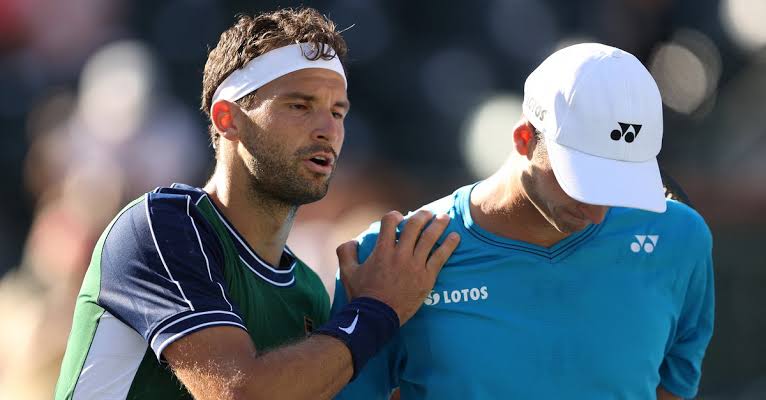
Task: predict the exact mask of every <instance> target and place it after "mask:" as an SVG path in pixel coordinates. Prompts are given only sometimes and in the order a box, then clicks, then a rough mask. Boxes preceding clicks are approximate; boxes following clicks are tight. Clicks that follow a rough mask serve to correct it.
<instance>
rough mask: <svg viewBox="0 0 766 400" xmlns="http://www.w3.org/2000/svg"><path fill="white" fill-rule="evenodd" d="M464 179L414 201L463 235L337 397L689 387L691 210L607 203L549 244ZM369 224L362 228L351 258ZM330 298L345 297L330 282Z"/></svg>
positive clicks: (642, 393) (708, 291)
mask: <svg viewBox="0 0 766 400" xmlns="http://www.w3.org/2000/svg"><path fill="white" fill-rule="evenodd" d="M472 188H473V186H466V187H463V188H460V189H458V190H457V191H456V192H455V193H453V194H452V195H450V196H448V197H445V198H443V199H441V200H438V201H436V202H434V203H432V204H429V205H427V206H425V207H424V208H426V209H429V210H431V211H433V212H436V213H446V214H448V215H449V216H450V217H451V223H450V225H449V227H448V228H447V231H448V232H451V231H455V232H458V233H459V234H460V236H461V242H460V245H459V246H458V248H457V250H456V251H455V252H454V253H453V255H452V257H450V259H449V261H448V262H447V264H446V265H445V266H444V268H443V270H442V271H441V274H440V275H439V278H438V279H437V281H436V285H435V287H434V290H433V291H432V292H431V294H430V295H429V296H428V298H427V299H426V301H425V304H424V305H423V307H422V308H421V309H420V310H419V311H418V312H417V314H415V316H414V317H413V318H412V319H411V320H410V321H409V322H408V323H407V324H406V325H404V326H403V327H402V329H401V330H400V332H399V333H398V334H397V336H396V337H394V339H393V340H392V341H391V342H389V344H388V345H387V346H386V347H385V348H384V349H383V351H382V352H381V353H379V354H378V355H377V356H376V357H375V358H373V359H372V360H371V361H370V362H369V363H368V364H367V366H366V367H365V369H364V370H363V371H362V373H361V375H360V376H359V377H358V378H357V379H356V380H355V381H354V382H352V383H351V384H349V385H348V386H347V387H346V388H345V389H344V390H343V391H342V392H341V393H340V394H339V396H338V398H339V399H386V398H387V397H388V394H389V393H390V392H391V390H392V389H393V388H395V387H400V388H401V391H402V398H404V399H408V400H410V399H497V398H508V399H533V398H534V399H564V398H566V399H649V398H654V396H655V390H656V388H657V386H658V385H662V387H664V388H665V389H666V390H668V391H670V392H671V393H674V394H676V395H678V396H681V397H687V398H688V397H693V396H695V394H696V393H697V387H698V384H699V380H700V373H701V363H702V358H703V356H704V353H705V349H706V347H707V345H708V342H709V340H710V337H711V335H712V330H713V268H712V267H713V266H712V259H711V248H712V238H711V234H710V231H709V229H708V227H707V226H706V224H705V222H704V220H703V219H702V218H701V217H700V216H699V214H697V213H696V212H695V211H694V210H692V209H691V208H689V207H687V206H686V205H683V204H681V203H678V202H675V201H671V200H668V204H667V206H668V207H667V211H666V212H665V213H663V214H656V213H651V212H646V211H640V210H634V209H626V208H611V209H610V210H609V212H608V213H607V215H606V218H605V219H604V221H603V223H601V224H599V225H590V226H588V227H587V228H585V229H584V230H582V231H580V232H577V233H575V234H572V235H570V236H569V237H567V238H566V239H564V240H562V241H561V242H559V243H557V244H556V245H554V246H552V247H550V248H544V247H540V246H536V245H533V244H529V243H525V242H520V241H516V240H511V239H507V238H503V237H500V236H497V235H494V234H492V233H490V232H488V231H486V230H484V229H482V228H481V227H480V226H478V225H477V224H476V223H475V222H474V221H473V219H472V218H471V214H470V211H469V197H470V192H471V189H472ZM378 229H379V224H377V223H376V224H373V225H372V226H371V228H370V229H369V230H368V231H367V232H365V233H363V234H362V235H361V236H360V239H359V240H360V245H359V257H360V260H362V261H363V260H365V259H366V258H367V257H368V256H369V254H370V252H371V251H372V248H373V246H374V244H375V241H376V238H377V234H378ZM338 285H339V286H338V289H337V290H336V291H335V293H336V298H335V303H334V306H333V307H334V309H337V308H339V307H341V306H342V305H343V304H345V303H346V302H347V301H346V298H345V290H343V288H342V287H341V286H340V285H341V284H340V283H338Z"/></svg>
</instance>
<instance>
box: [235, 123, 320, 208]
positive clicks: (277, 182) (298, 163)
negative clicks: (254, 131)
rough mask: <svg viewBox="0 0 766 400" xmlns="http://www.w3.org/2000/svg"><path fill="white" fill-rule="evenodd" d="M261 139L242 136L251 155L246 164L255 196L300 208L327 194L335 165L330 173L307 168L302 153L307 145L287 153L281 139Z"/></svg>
mask: <svg viewBox="0 0 766 400" xmlns="http://www.w3.org/2000/svg"><path fill="white" fill-rule="evenodd" d="M258 139H259V138H257V137H256V138H253V140H243V144H244V146H245V148H246V149H247V150H248V152H249V153H250V154H251V155H252V158H250V159H249V160H247V161H246V164H247V169H248V171H249V173H250V188H249V189H250V193H251V196H252V197H253V198H254V199H258V200H273V201H274V202H276V203H280V204H282V205H285V206H288V207H291V208H297V207H299V206H302V205H304V204H309V203H313V202H315V201H318V200H321V199H322V198H324V196H325V195H326V194H327V191H328V189H329V186H330V180H331V179H332V176H333V175H334V174H335V169H334V168H333V172H332V173H331V174H330V176H329V177H322V176H320V175H315V174H314V173H312V172H309V171H305V172H304V171H302V170H303V169H304V168H303V166H302V162H303V161H302V160H303V158H302V157H301V154H302V153H305V152H306V149H301V150H299V151H298V152H296V153H295V154H287V151H286V150H285V149H284V148H282V147H281V146H279V145H278V143H276V142H272V143H269V142H268V141H266V140H258Z"/></svg>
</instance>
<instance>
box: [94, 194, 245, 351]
mask: <svg viewBox="0 0 766 400" xmlns="http://www.w3.org/2000/svg"><path fill="white" fill-rule="evenodd" d="M99 254H100V258H101V259H100V265H101V289H100V292H99V297H98V302H99V304H100V305H101V306H102V307H104V309H106V310H107V311H109V312H110V313H111V314H113V315H114V316H115V317H117V318H118V319H120V320H121V321H122V322H124V323H126V324H127V325H129V326H130V327H132V328H133V329H135V330H136V331H137V332H138V333H139V334H141V336H143V337H144V339H145V340H146V341H147V342H148V343H149V345H150V346H151V348H152V350H153V351H154V353H155V354H156V355H157V357H158V358H160V356H161V354H162V351H163V350H164V349H165V347H167V346H168V345H169V344H170V343H172V342H173V341H175V340H177V339H179V338H181V337H183V336H185V335H188V334H190V333H192V332H196V331H198V330H200V329H203V328H206V327H211V326H221V325H228V326H237V327H240V328H242V329H245V327H244V325H243V322H242V318H241V317H240V316H239V312H238V310H237V309H236V308H235V307H234V306H233V305H232V303H231V301H230V299H229V295H228V291H227V288H226V286H225V280H224V277H223V265H224V264H223V249H222V247H221V244H220V242H219V240H218V238H217V236H216V235H215V233H214V231H213V228H212V227H211V226H210V225H209V224H208V223H207V221H206V220H205V218H204V217H203V216H202V215H201V213H200V212H199V210H198V209H197V208H196V207H195V206H194V203H193V202H192V201H191V199H190V197H189V196H186V195H168V194H163V193H149V194H147V195H146V196H145V197H144V200H143V201H140V202H137V203H136V204H135V205H133V206H132V207H131V208H129V209H127V210H125V211H124V212H123V213H122V214H120V215H119V216H118V218H117V219H116V221H115V222H114V224H113V225H112V228H111V229H110V231H109V232H108V233H107V236H106V238H105V240H104V244H103V247H102V249H101V252H100V253H99Z"/></svg>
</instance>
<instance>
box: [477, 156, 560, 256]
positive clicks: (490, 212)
mask: <svg viewBox="0 0 766 400" xmlns="http://www.w3.org/2000/svg"><path fill="white" fill-rule="evenodd" d="M470 210H471V217H472V218H473V220H474V221H475V222H476V223H477V224H478V225H479V226H481V227H482V228H483V229H485V230H487V231H489V232H492V233H494V234H496V235H498V236H502V237H506V238H509V239H514V240H519V241H522V242H527V243H531V244H535V245H538V246H542V247H551V246H553V245H555V244H556V243H558V242H559V241H561V240H563V239H565V238H566V237H567V236H569V234H567V233H562V232H559V231H558V230H557V229H556V228H554V227H553V225H551V224H550V222H548V221H547V220H546V219H545V217H544V216H543V215H542V214H541V213H540V211H539V210H538V209H537V207H535V205H534V204H532V202H531V201H530V200H529V197H528V196H527V194H526V192H525V191H524V187H523V185H522V184H521V171H520V170H518V169H516V168H514V166H513V165H511V164H510V163H506V165H504V166H503V167H502V168H501V169H500V170H499V171H497V172H496V173H495V174H493V175H492V176H491V177H489V178H488V179H486V180H485V181H483V182H481V183H480V184H479V185H477V186H476V187H475V188H474V190H473V191H472V192H471V198H470Z"/></svg>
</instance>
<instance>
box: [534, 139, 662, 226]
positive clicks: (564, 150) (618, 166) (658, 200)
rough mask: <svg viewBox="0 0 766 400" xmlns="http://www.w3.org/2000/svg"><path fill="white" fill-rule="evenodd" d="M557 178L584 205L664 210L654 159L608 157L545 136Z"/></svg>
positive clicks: (658, 175)
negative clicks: (634, 160) (635, 159)
mask: <svg viewBox="0 0 766 400" xmlns="http://www.w3.org/2000/svg"><path fill="white" fill-rule="evenodd" d="M546 147H547V149H548V155H549V158H550V161H551V166H552V167H553V173H554V174H555V175H556V179H557V180H558V182H559V185H561V188H562V189H564V192H566V194H568V195H569V196H570V197H572V198H573V199H575V200H578V201H581V202H583V203H587V204H595V205H603V206H612V207H630V208H639V209H642V210H647V211H653V212H658V213H662V212H665V209H666V208H667V205H666V204H665V190H664V189H663V187H662V178H661V177H660V168H659V166H658V165H657V159H656V158H652V159H650V160H648V161H643V162H630V161H619V160H611V159H607V158H601V157H596V156H593V155H590V154H586V153H583V152H581V151H577V150H575V149H573V148H571V147H566V146H562V145H560V144H558V143H556V142H555V141H554V140H548V138H547V137H546Z"/></svg>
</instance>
